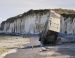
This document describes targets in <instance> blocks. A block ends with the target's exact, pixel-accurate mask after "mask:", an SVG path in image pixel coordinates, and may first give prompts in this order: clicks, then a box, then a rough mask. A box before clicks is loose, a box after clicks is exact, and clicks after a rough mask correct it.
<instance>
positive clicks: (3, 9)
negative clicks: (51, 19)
mask: <svg viewBox="0 0 75 58" xmlns="http://www.w3.org/2000/svg"><path fill="white" fill-rule="evenodd" d="M50 8H67V9H74V10H75V0H0V23H1V22H2V21H4V20H6V19H7V18H9V17H13V16H16V15H18V14H22V13H24V12H26V11H28V10H30V9H50Z"/></svg>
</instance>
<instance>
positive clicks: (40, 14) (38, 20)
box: [1, 10, 50, 34]
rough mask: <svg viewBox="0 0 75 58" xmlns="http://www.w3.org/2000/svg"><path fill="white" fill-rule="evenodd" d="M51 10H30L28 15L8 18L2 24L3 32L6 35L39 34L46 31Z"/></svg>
mask: <svg viewBox="0 0 75 58" xmlns="http://www.w3.org/2000/svg"><path fill="white" fill-rule="evenodd" d="M49 14H50V10H30V11H28V12H27V13H23V14H20V15H18V16H15V17H11V18H8V19H7V20H6V21H5V22H2V24H1V25H2V27H1V28H2V30H3V31H4V32H6V33H20V34H38V33H40V32H42V30H43V29H44V25H45V22H46V21H47V20H48V18H49Z"/></svg>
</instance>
